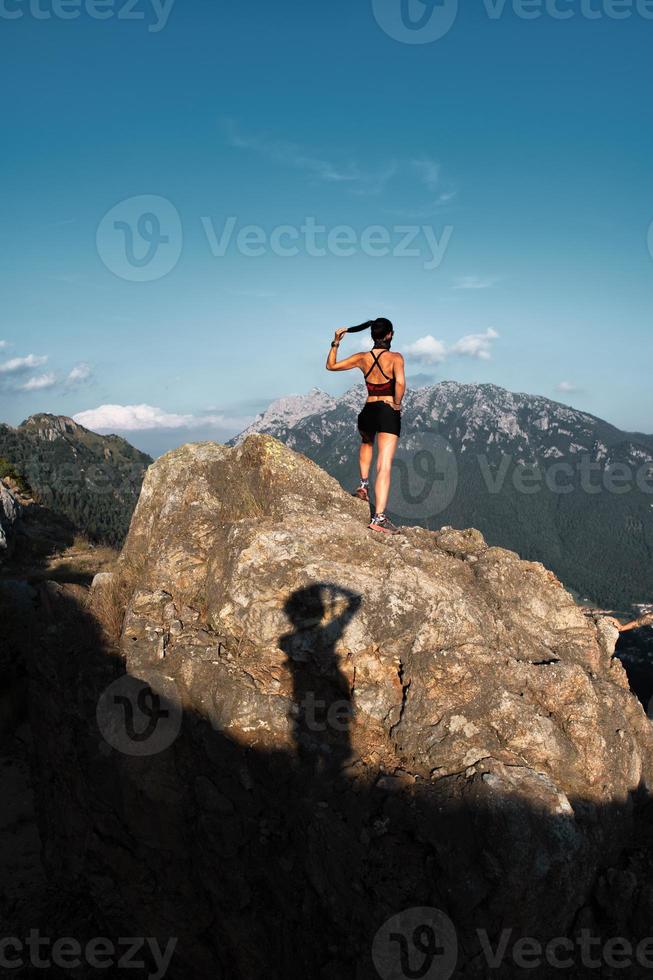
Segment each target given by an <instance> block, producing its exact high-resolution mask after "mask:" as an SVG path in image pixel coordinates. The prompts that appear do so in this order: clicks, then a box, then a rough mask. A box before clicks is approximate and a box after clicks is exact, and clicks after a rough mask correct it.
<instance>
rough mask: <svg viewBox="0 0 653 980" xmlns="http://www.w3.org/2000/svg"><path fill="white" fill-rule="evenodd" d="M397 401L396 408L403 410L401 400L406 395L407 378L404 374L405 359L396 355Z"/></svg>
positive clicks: (395, 402)
mask: <svg viewBox="0 0 653 980" xmlns="http://www.w3.org/2000/svg"><path fill="white" fill-rule="evenodd" d="M394 367H395V401H394V407H395V408H396V409H398V410H401V400H402V398H403V397H404V395H405V393H406V376H405V374H404V359H403V357H402V356H401V354H395V365H394Z"/></svg>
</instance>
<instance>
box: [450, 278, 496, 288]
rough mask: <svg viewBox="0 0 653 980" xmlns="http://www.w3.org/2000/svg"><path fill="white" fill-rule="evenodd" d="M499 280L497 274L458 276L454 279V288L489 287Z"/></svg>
mask: <svg viewBox="0 0 653 980" xmlns="http://www.w3.org/2000/svg"><path fill="white" fill-rule="evenodd" d="M498 282H499V279H498V278H497V276H460V277H459V278H458V279H456V280H455V282H454V285H453V288H454V289H491V288H492V286H496V284H497V283H498Z"/></svg>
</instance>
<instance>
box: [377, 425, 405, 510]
mask: <svg viewBox="0 0 653 980" xmlns="http://www.w3.org/2000/svg"><path fill="white" fill-rule="evenodd" d="M377 440H378V443H377V447H378V448H377V456H376V482H375V484H374V509H375V511H376V513H377V514H384V513H385V509H386V506H387V504H388V495H389V494H390V475H391V471H392V460H393V458H394V454H395V452H396V449H397V444H398V442H399V436H393V435H390V433H389V432H379V433H378V435H377Z"/></svg>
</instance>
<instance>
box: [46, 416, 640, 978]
mask: <svg viewBox="0 0 653 980" xmlns="http://www.w3.org/2000/svg"><path fill="white" fill-rule="evenodd" d="M366 523H367V510H366V505H365V504H363V503H362V502H360V501H358V500H356V499H354V498H352V497H351V496H350V495H348V494H346V493H345V492H344V491H343V490H342V489H341V487H340V486H339V485H338V483H337V482H336V481H335V480H334V479H332V478H331V477H330V476H328V475H327V474H326V473H325V472H324V471H322V470H321V469H320V468H319V467H318V466H317V465H316V464H314V463H312V462H311V461H309V460H308V459H307V458H306V457H304V456H302V455H300V454H297V453H294V452H292V451H291V450H290V449H288V448H287V447H286V446H284V445H282V444H281V443H280V442H278V441H277V440H275V439H273V438H271V437H269V436H266V435H255V436H250V437H248V438H246V439H245V440H244V441H243V442H242V444H241V445H239V446H237V447H234V448H231V449H229V448H227V447H225V446H219V445H216V444H215V443H202V444H198V445H187V446H183V447H181V448H179V449H177V450H174V451H173V452H171V453H168V454H167V455H165V456H163V457H161V458H160V459H158V460H157V461H156V462H155V463H154V464H153V465H152V466H151V467H150V468H149V470H148V472H147V474H146V477H145V481H144V484H143V489H142V492H141V496H140V499H139V502H138V506H137V508H136V511H135V514H134V517H133V520H132V524H131V528H130V532H129V536H128V539H127V542H126V544H125V548H124V550H123V553H122V556H121V573H120V574H121V575H122V581H123V587H122V588H123V591H125V592H126V595H127V608H126V614H125V619H124V626H123V630H122V636H121V640H120V650H119V651H118V653H119V656H117V657H116V661H115V667H114V668H113V669H112V670H109V668H108V666H107V663H108V662H107V657H106V656H101V655H100V653H99V652H98V653H97V654H96V655H95V657H94V656H93V654H92V652H87V653H85V654H84V656H80V657H78V658H77V659H73V658H70V657H61V656H57V655H56V654H55V653H48V650H47V645H46V650H45V651H43V650H41V649H40V650H39V656H38V659H37V660H36V662H35V665H34V669H35V670H36V671H37V673H41V674H42V687H43V691H44V696H45V692H47V699H48V701H47V703H53V702H54V703H57V702H58V695H59V689H60V692H61V695H62V697H63V693H64V691H67V690H70V689H73V690H75V691H83V692H84V697H83V698H81V697H80V698H78V699H70V698H69V699H68V701H67V709H66V715H65V716H64V718H63V720H62V719H59V721H58V725H59V729H58V730H57V728H56V725H55V727H54V731H53V720H52V712H50V713H48V712H47V711H44V712H42V713H41V712H40V711H39V705H38V703H36V704H35V707H34V712H33V714H34V717H35V719H36V724H37V725H39V724H42V726H43V732H42V733H41V734H40V735H39V734H38V733H37V744H38V746H39V748H38V752H39V753H40V765H41V766H42V769H43V772H44V774H46V773H57V774H59V775H58V777H57V781H56V783H53V782H52V781H51V780H47V779H46V780H45V782H46V784H47V785H49V786H50V795H49V796H48V792H47V791H44V799H43V804H44V813H47V818H46V819H45V829H44V833H45V834H46V837H47V841H46V852H48V853H50V854H52V855H53V856H56V861H57V862H58V863H59V864H58V866H59V868H60V869H61V867H62V865H63V867H64V870H65V868H66V866H67V864H68V865H69V871H68V873H69V874H70V876H71V877H72V878H74V879H75V880H76V881H77V882H79V875H80V869H81V868H82V866H81V865H80V863H79V862H76V861H75V860H72V859H71V860H70V861H68V858H67V857H66V855H67V854H68V853H69V851H70V850H71V845H70V842H68V841H67V839H66V834H68V833H71V834H73V833H74V837H75V840H77V841H79V840H84V841H85V848H86V851H85V855H84V863H83V869H88V873H86V871H85V870H82V871H81V873H82V874H83V875H86V878H85V882H84V885H85V887H86V888H87V890H88V893H89V895H90V896H91V897H92V899H93V901H94V903H96V906H98V907H99V908H100V909H101V911H102V915H103V916H105V917H107V918H108V919H109V920H110V921H111V922H112V924H113V925H114V927H115V928H120V927H121V926H122V924H123V923H125V927H126V924H127V923H129V928H130V929H131V931H132V932H133V933H134V934H140V935H174V936H177V937H179V949H178V952H177V954H176V957H175V961H176V962H177V964H178V971H177V972H175V968H174V966H173V968H172V971H171V973H170V976H173V977H176V976H180V977H181V976H188V975H189V973H190V974H192V975H193V976H202V977H203V976H213V975H223V974H224V973H225V971H226V972H227V973H228V975H232V976H239V977H241V976H242V977H247V978H248V980H250V978H251V980H258V978H261V980H262V978H264V977H265V978H270V977H274V978H280V977H286V978H287V977H291V978H300V977H318V976H322V977H333V978H350V977H351V978H353V977H360V978H363V977H364V978H367V977H371V976H373V975H374V973H373V971H372V970H371V964H370V950H371V949H372V947H373V943H374V937H375V935H377V933H378V930H379V929H381V928H383V924H384V922H387V921H388V920H389V919H390V918H391V916H393V915H395V914H397V915H398V914H399V913H403V911H404V910H406V909H409V908H414V907H420V906H434V907H437V908H439V909H444V910H445V911H446V913H447V915H448V916H449V918H450V919H451V922H452V923H453V926H452V928H453V927H455V930H456V932H457V935H458V963H459V966H460V969H461V971H462V972H463V973H465V975H467V972H469V975H485V974H484V973H483V972H482V970H481V972H480V973H479V972H475V968H474V964H475V962H476V963H477V961H478V957H479V956H480V949H479V945H478V936H477V933H476V930H477V929H478V928H479V927H482V928H485V929H487V930H488V931H489V934H490V935H491V936H498V935H499V934H501V930H502V929H509V930H512V931H511V933H510V935H511V937H512V939H513V940H514V939H516V938H517V937H519V936H522V935H526V936H533V937H539V938H540V939H543V940H544V939H546V938H547V937H550V936H567V935H570V934H572V932H573V930H574V928H575V927H576V924H577V922H578V921H580V920H582V921H583V923H584V924H589V926H594V925H595V926H596V928H599V925H598V924H596V923H595V920H594V918H593V916H594V912H593V909H594V908H595V907H596V904H595V899H596V889H597V888H599V887H600V888H601V889H602V892H601V900H602V902H603V907H607V906H608V905H609V904H610V900H609V890H610V887H612V886H611V885H610V884H606V882H611V883H613V885H614V888H615V889H617V890H618V889H619V888H621V887H622V885H623V880H622V878H620V877H619V876H620V875H622V872H621V871H619V870H618V868H619V867H620V862H622V860H623V850H624V846H625V844H624V842H625V840H626V839H627V832H628V827H629V825H630V820H631V816H632V808H633V800H634V799H635V798H636V796H637V794H638V792H640V791H641V790H642V789H644V788H646V787H649V786H650V785H651V779H652V775H653V773H652V765H653V763H652V760H653V751H652V750H653V734H652V732H651V727H650V723H649V721H648V719H647V718H646V717H645V715H644V712H643V710H642V708H641V706H640V705H639V703H638V702H637V701H636V700H635V698H634V697H633V696H632V695H631V694H630V692H629V690H628V684H627V681H626V677H625V674H624V671H623V668H622V667H621V665H620V664H619V663H618V661H616V660H615V659H614V657H613V651H614V645H615V641H616V636H617V630H616V628H615V627H614V625H612V624H611V623H610V622H608V621H604V620H598V619H593V618H591V617H588V616H586V615H584V614H583V612H582V610H581V609H580V608H578V607H577V606H576V605H575V603H574V601H573V600H572V598H571V596H570V595H569V594H568V593H567V592H566V591H565V590H564V589H563V588H562V586H561V585H560V583H559V582H558V581H557V579H556V578H555V576H554V575H552V574H551V573H550V572H549V571H547V570H546V569H545V568H544V567H543V566H542V565H540V564H537V563H533V562H527V561H522V560H520V559H519V557H518V556H517V555H516V554H514V553H513V552H510V551H506V550H503V549H501V548H495V547H488V545H487V543H486V542H485V540H484V539H483V537H482V535H481V534H480V533H479V532H478V531H475V530H462V531H457V530H453V529H451V528H443V529H441V530H439V531H427V530H424V529H423V528H420V527H412V528H408V529H406V530H405V532H404V534H402V535H401V536H399V537H397V538H394V539H391V540H388V539H385V538H382V537H381V536H377V535H374V534H372V533H370V532H369V531H368V530H367V528H366ZM53 642H54V641H53ZM109 681H110V687H109V688H108V689H107V691H108V692H109V693H105V691H104V689H103V686H104V685H106V684H108V683H109ZM35 683H36V687H37V689H38V686H39V682H38V681H37V682H35ZM144 684H146V685H147V686H148V688H149V690H150V694H152V692H154V697H155V701H154V702H152V701H151V705H150V708H151V707H152V704H155V703H156V705H158V708H159V710H163V709H164V708H165V717H166V718H167V719H168V721H166V724H165V726H164V728H163V729H162V730H161V733H160V734H157V736H156V738H157V739H159V741H157V742H156V745H153V747H152V749H151V750H148V748H147V746H143V744H142V739H141V740H140V742H138V743H132V742H130V741H129V738H128V737H127V735H125V734H124V729H122V728H121V725H122V722H121V719H122V718H123V715H122V714H120V711H122V708H120V707H119V705H120V704H121V703H125V699H127V700H129V699H131V702H133V705H136V704H137V702H138V703H140V700H142V699H140V700H139V698H140V695H139V697H138V698H137V697H136V692H137V691H140V689H141V687H142V686H143V685H144ZM98 685H99V686H98ZM94 690H96V694H95V695H94V694H93V691H94ZM109 694H112V695H115V696H113V698H110V697H109ZM150 700H151V699H150ZM98 704H99V705H100V707H99V708H98ZM116 705H118V707H116ZM148 710H149V709H148ZM150 714H151V710H150ZM41 716H42V717H43V721H42V722H41V721H40V719H41ZM125 717H126V715H125ZM130 717H132V724H133V718H134V716H133V711H132V715H131V716H130ZM162 717H163V716H162ZM145 721H147V719H145ZM98 725H99V728H100V732H101V733H103V734H104V738H105V739H107V740H108V742H109V744H111V745H112V746H113V747H114V749H116V751H114V752H113V753H112V752H111V751H109V750H107V747H106V744H104V743H103V742H102V738H101V737H100V738H98V733H97V726H98ZM145 727H147V726H145ZM121 731H122V732H123V734H121ZM80 745H81V746H83V751H80V750H79V749H78V746H80ZM80 768H81V770H82V771H81V772H80ZM67 773H70V776H69V777H68V778H69V781H70V787H69V788H68V789H67V788H66V787H65V786H64V785H62V781H63V780H64V778H66V777H65V776H64V775H61V774H67ZM64 816H65V819H64ZM69 826H70V827H71V828H74V829H71V830H70V832H69V831H68V830H67V829H66V828H67V827H69ZM94 827H99V828H101V832H94V830H93V828H94ZM73 850H74V848H73ZM118 852H119V855H120V857H119V859H118V856H117V855H118ZM631 878H633V876H631ZM628 880H629V882H630V891H629V895H630V899H629V901H630V902H631V904H632V903H633V902H635V901H636V897H637V894H638V888H639V884H638V882H637V879H636V878H635V879H634V881H631V879H628ZM600 882H603V884H600V885H599V884H597V883H600ZM641 884H642V887H644V885H645V883H644V882H642V883H641ZM619 894H621V892H619ZM615 896H616V892H615ZM619 901H621V900H619ZM615 904H618V902H617V900H616V898H615ZM624 914H627V913H624ZM646 921H647V922H648V919H647V920H646ZM152 929H154V930H155V931H154V932H152V931H151V930H152ZM118 934H123V933H118ZM130 934H131V933H130ZM613 934H614V935H624V932H622V931H620V932H618V933H613ZM177 957H179V959H178V960H177ZM477 965H478V963H477ZM460 975H462V973H461V974H460ZM506 976H507V974H506Z"/></svg>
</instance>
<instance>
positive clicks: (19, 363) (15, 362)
mask: <svg viewBox="0 0 653 980" xmlns="http://www.w3.org/2000/svg"><path fill="white" fill-rule="evenodd" d="M46 361H47V357H38V356H37V355H36V354H28V355H27V357H12V358H11V360H9V361H5V362H4V363H3V364H0V374H20V373H22V372H24V371H30V370H31V369H32V368H35V367H41V365H42V364H45V362H46Z"/></svg>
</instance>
